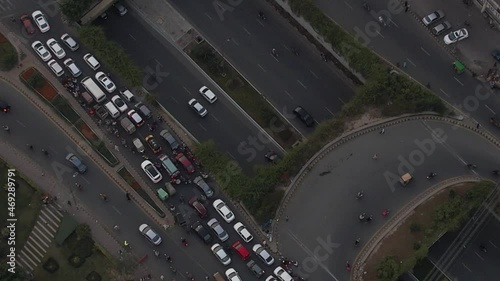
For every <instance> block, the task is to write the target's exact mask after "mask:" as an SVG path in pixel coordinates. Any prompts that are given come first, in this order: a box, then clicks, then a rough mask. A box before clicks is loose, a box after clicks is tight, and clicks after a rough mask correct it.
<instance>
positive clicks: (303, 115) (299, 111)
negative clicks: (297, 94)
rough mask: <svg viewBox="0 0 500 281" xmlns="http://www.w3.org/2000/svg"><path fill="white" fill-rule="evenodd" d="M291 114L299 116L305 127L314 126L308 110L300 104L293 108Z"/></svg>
mask: <svg viewBox="0 0 500 281" xmlns="http://www.w3.org/2000/svg"><path fill="white" fill-rule="evenodd" d="M293 114H295V116H297V118H299V119H300V121H302V122H304V124H306V126H307V127H312V126H314V119H313V118H312V116H311V115H310V114H309V112H307V111H306V110H305V109H304V108H303V107H302V106H297V107H296V108H295V109H294V110H293Z"/></svg>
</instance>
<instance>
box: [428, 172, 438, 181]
mask: <svg viewBox="0 0 500 281" xmlns="http://www.w3.org/2000/svg"><path fill="white" fill-rule="evenodd" d="M435 176H437V174H436V173H432V172H431V173H430V174H429V175H428V176H427V179H428V180H430V179H432V178H433V177H435Z"/></svg>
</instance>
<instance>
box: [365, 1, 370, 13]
mask: <svg viewBox="0 0 500 281" xmlns="http://www.w3.org/2000/svg"><path fill="white" fill-rule="evenodd" d="M363 8H365V10H367V11H370V10H371V8H370V5H368V3H366V2H363Z"/></svg>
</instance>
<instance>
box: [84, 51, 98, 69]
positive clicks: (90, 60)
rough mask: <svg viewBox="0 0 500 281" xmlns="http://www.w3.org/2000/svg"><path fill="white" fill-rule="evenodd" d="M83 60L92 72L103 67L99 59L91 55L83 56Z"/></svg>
mask: <svg viewBox="0 0 500 281" xmlns="http://www.w3.org/2000/svg"><path fill="white" fill-rule="evenodd" d="M83 60H84V61H85V62H86V63H87V64H88V65H89V66H90V68H92V70H97V69H99V67H101V64H100V63H99V62H98V61H97V59H96V58H95V57H94V56H93V55H92V54H90V53H88V54H86V55H84V56H83Z"/></svg>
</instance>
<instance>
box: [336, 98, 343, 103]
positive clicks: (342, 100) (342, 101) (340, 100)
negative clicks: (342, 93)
mask: <svg viewBox="0 0 500 281" xmlns="http://www.w3.org/2000/svg"><path fill="white" fill-rule="evenodd" d="M337 99H339V101H340V102H341V103H343V104H345V102H344V101H343V100H342V99H341V98H337Z"/></svg>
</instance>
